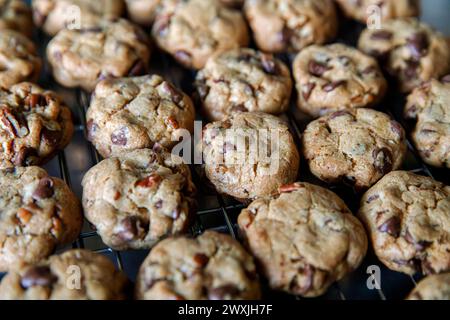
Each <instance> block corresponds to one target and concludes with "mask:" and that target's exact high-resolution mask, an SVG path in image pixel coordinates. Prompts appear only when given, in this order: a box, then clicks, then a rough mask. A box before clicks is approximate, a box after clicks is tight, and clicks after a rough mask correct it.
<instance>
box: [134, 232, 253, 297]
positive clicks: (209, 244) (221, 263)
mask: <svg viewBox="0 0 450 320" xmlns="http://www.w3.org/2000/svg"><path fill="white" fill-rule="evenodd" d="M260 297H261V292H260V285H259V281H258V275H257V274H256V268H255V264H254V261H253V258H252V256H250V255H249V254H248V253H247V252H246V251H245V250H244V249H243V248H242V246H241V245H240V244H239V242H237V241H236V240H234V239H233V238H231V237H230V236H229V235H225V234H221V233H217V232H214V231H206V232H205V233H203V234H202V235H200V236H198V237H197V238H194V239H193V238H188V237H171V238H168V239H165V240H163V241H161V242H160V243H158V244H157V245H156V246H155V247H154V248H153V249H152V250H151V251H150V254H149V255H148V256H147V258H146V259H145V261H144V263H143V264H142V265H141V268H140V270H139V273H138V276H137V280H136V298H137V299H140V300H242V299H244V300H256V299H259V298H260Z"/></svg>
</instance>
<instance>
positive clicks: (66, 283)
mask: <svg viewBox="0 0 450 320" xmlns="http://www.w3.org/2000/svg"><path fill="white" fill-rule="evenodd" d="M77 276H79V277H77ZM128 286H129V282H128V280H127V277H126V276H125V274H123V273H122V272H120V271H117V270H116V268H115V267H114V264H113V263H112V262H111V261H110V260H109V259H108V258H107V257H105V256H102V255H101V254H98V253H94V252H91V251H88V250H83V249H73V250H69V251H67V252H64V253H62V254H59V255H54V256H51V257H50V258H49V259H47V260H46V261H42V262H40V263H37V264H34V265H30V266H26V267H24V268H22V269H20V270H14V271H11V272H10V273H8V274H7V275H6V276H5V278H4V279H3V280H2V282H1V283H0V300H122V299H125V298H126V294H127V292H126V291H127V290H128Z"/></svg>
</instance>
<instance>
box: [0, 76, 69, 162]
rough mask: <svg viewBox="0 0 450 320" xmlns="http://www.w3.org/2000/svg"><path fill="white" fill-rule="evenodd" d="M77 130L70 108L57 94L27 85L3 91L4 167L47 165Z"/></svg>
mask: <svg viewBox="0 0 450 320" xmlns="http://www.w3.org/2000/svg"><path fill="white" fill-rule="evenodd" d="M73 130H74V128H73V123H72V114H71V112H70V109H69V108H68V107H67V106H66V105H65V104H64V102H63V101H61V99H60V98H59V97H58V96H57V95H56V94H55V93H54V92H52V91H45V90H43V89H41V88H40V87H38V86H37V85H34V84H31V83H27V82H23V83H20V84H17V85H14V86H12V87H10V88H9V89H5V88H0V141H1V151H2V152H1V154H0V168H8V167H15V166H30V165H41V164H44V163H46V162H47V161H48V160H50V159H51V158H52V157H53V156H54V155H55V153H57V152H58V151H59V150H62V149H64V147H66V146H67V145H68V144H69V142H70V140H71V138H72V134H73Z"/></svg>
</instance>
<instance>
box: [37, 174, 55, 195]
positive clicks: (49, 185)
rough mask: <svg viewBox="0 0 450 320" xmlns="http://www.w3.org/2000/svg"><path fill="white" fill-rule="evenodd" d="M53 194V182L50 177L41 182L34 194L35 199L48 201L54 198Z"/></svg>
mask: <svg viewBox="0 0 450 320" xmlns="http://www.w3.org/2000/svg"><path fill="white" fill-rule="evenodd" d="M53 193H54V190H53V180H52V179H51V178H50V177H45V178H42V179H41V180H39V182H38V185H37V187H36V189H35V190H34V192H33V198H34V199H37V200H40V199H47V198H50V197H51V196H53Z"/></svg>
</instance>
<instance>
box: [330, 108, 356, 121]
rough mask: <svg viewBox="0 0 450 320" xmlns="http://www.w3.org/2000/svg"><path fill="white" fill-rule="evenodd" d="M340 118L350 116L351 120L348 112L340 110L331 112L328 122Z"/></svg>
mask: <svg viewBox="0 0 450 320" xmlns="http://www.w3.org/2000/svg"><path fill="white" fill-rule="evenodd" d="M342 116H351V117H352V118H353V115H352V114H351V113H350V112H348V111H345V110H340V111H336V112H333V113H332V114H331V115H330V120H333V119H336V118H339V117H342Z"/></svg>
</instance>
